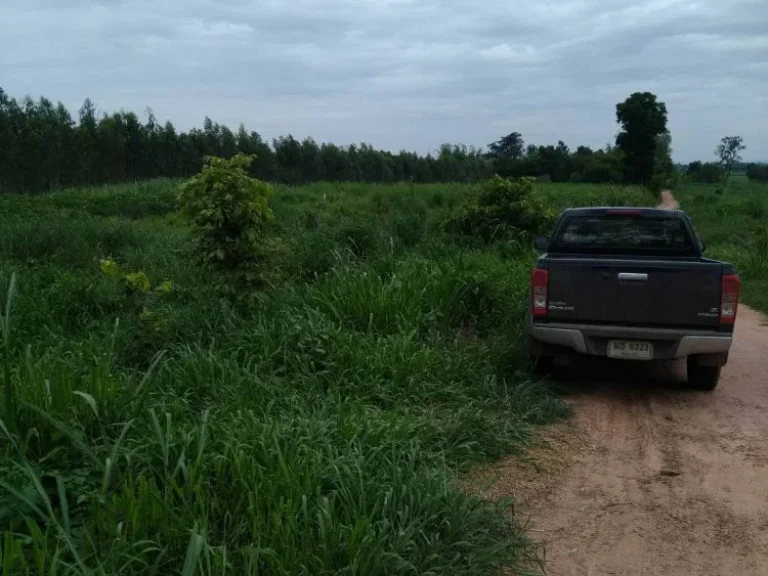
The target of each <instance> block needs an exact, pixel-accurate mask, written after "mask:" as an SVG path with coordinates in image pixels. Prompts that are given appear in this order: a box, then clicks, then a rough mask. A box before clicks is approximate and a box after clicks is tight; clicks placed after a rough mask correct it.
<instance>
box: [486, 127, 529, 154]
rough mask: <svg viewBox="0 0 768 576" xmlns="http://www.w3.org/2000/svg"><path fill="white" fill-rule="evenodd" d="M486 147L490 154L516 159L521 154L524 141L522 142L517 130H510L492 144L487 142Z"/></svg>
mask: <svg viewBox="0 0 768 576" xmlns="http://www.w3.org/2000/svg"><path fill="white" fill-rule="evenodd" d="M488 148H489V149H490V151H491V156H495V157H496V158H515V159H517V158H520V157H521V156H522V155H523V149H524V148H525V142H523V136H522V135H521V134H520V133H519V132H512V133H511V134H507V135H506V136H504V137H503V138H500V139H499V140H498V141H496V142H494V143H493V144H489V145H488Z"/></svg>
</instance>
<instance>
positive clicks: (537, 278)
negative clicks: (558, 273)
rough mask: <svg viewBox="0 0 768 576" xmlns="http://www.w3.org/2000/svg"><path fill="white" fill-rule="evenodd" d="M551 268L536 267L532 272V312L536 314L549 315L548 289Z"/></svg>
mask: <svg viewBox="0 0 768 576" xmlns="http://www.w3.org/2000/svg"><path fill="white" fill-rule="evenodd" d="M548 288H549V270H544V269H542V268H534V269H533V272H531V313H532V314H533V315H534V316H546V315H547V305H548V303H547V290H548Z"/></svg>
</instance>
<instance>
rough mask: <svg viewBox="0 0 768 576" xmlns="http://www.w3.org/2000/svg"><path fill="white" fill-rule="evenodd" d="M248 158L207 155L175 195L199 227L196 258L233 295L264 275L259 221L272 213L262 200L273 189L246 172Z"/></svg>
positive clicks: (264, 249) (262, 281)
mask: <svg viewBox="0 0 768 576" xmlns="http://www.w3.org/2000/svg"><path fill="white" fill-rule="evenodd" d="M254 158H255V157H254V156H245V155H243V154H237V155H236V156H234V157H233V158H231V159H229V160H225V159H223V158H216V157H211V158H208V159H207V161H206V164H205V166H204V167H203V169H202V171H201V172H200V174H198V175H196V176H194V177H192V178H191V179H190V180H188V181H187V182H186V183H185V184H183V185H182V187H181V192H180V194H179V204H180V206H181V210H182V213H183V214H184V215H185V216H187V217H188V218H189V219H190V220H191V221H192V222H193V223H194V224H195V225H197V226H198V227H199V228H200V229H201V230H202V235H201V236H200V244H199V246H200V256H201V259H202V260H203V262H204V263H205V264H206V265H208V266H210V267H211V268H213V269H214V270H216V271H218V272H222V273H224V275H225V276H224V281H223V282H222V283H221V284H220V287H221V288H223V289H225V291H227V292H229V293H230V294H231V295H237V296H247V295H248V294H249V293H250V292H251V291H252V290H253V289H254V288H261V287H263V286H264V285H265V284H267V283H269V276H270V274H269V272H270V271H269V270H268V269H267V267H266V264H267V255H268V253H269V245H268V241H267V239H266V236H265V234H264V225H265V224H266V223H267V222H268V221H269V220H271V219H272V218H273V217H274V215H273V213H272V210H271V209H270V208H269V204H268V201H269V199H270V198H271V197H272V196H273V195H274V190H273V188H272V186H270V185H269V184H267V183H265V182H261V181H260V180H257V179H255V178H251V177H250V176H248V173H247V172H246V170H247V168H248V167H249V166H250V164H251V162H252V161H253V160H254Z"/></svg>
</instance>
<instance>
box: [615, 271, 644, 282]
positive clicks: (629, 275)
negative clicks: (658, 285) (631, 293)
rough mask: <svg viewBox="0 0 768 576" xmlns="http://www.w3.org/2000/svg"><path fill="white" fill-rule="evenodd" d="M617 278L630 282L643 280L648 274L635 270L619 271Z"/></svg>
mask: <svg viewBox="0 0 768 576" xmlns="http://www.w3.org/2000/svg"><path fill="white" fill-rule="evenodd" d="M619 280H630V281H632V282H645V281H646V280H648V274H642V273H637V272H619Z"/></svg>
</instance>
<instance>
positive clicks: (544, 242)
mask: <svg viewBox="0 0 768 576" xmlns="http://www.w3.org/2000/svg"><path fill="white" fill-rule="evenodd" d="M533 247H534V248H536V250H538V251H539V252H542V253H543V252H546V251H547V250H549V236H539V237H538V238H536V240H534V241H533Z"/></svg>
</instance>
